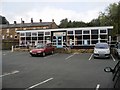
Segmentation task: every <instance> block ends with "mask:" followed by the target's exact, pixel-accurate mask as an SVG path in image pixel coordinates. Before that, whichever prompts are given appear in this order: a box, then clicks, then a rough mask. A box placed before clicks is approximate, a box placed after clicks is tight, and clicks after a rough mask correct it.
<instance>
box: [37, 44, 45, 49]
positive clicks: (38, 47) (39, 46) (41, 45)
mask: <svg viewBox="0 0 120 90" xmlns="http://www.w3.org/2000/svg"><path fill="white" fill-rule="evenodd" d="M44 47H45V45H43V44H39V45H37V46H36V48H37V49H40V48H44Z"/></svg>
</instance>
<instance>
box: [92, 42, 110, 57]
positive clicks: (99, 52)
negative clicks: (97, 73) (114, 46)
mask: <svg viewBox="0 0 120 90" xmlns="http://www.w3.org/2000/svg"><path fill="white" fill-rule="evenodd" d="M94 58H110V47H109V45H108V44H107V43H97V44H96V45H95V47H94Z"/></svg>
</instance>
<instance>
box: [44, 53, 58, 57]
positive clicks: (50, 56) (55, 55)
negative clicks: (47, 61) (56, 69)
mask: <svg viewBox="0 0 120 90" xmlns="http://www.w3.org/2000/svg"><path fill="white" fill-rule="evenodd" d="M57 54H58V53H56V54H53V55H49V56H46V57H44V58H49V57H52V56H56V55H57Z"/></svg>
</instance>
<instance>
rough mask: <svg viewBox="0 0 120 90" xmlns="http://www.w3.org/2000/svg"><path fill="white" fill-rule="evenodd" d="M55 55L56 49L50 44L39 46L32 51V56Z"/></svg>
mask: <svg viewBox="0 0 120 90" xmlns="http://www.w3.org/2000/svg"><path fill="white" fill-rule="evenodd" d="M50 53H51V54H53V53H54V47H53V46H52V44H51V43H48V44H38V45H36V47H35V48H34V49H32V50H30V55H31V56H38V55H42V56H45V55H46V54H50Z"/></svg>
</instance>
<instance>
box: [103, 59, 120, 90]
mask: <svg viewBox="0 0 120 90" xmlns="http://www.w3.org/2000/svg"><path fill="white" fill-rule="evenodd" d="M104 71H105V72H111V73H112V88H120V61H118V63H117V64H116V65H115V67H114V68H113V69H112V68H111V67H106V68H105V69H104ZM115 90H116V89H115ZM117 90H118V89H117Z"/></svg>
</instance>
